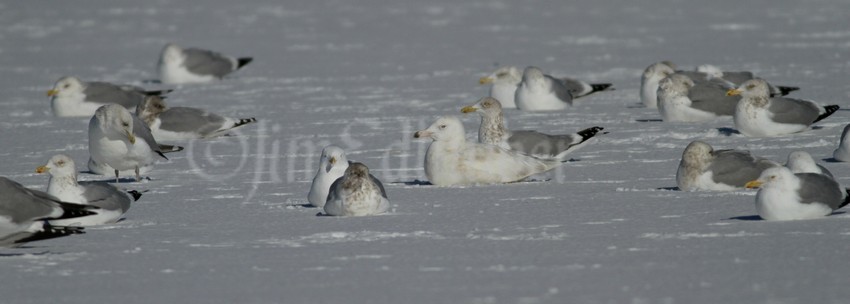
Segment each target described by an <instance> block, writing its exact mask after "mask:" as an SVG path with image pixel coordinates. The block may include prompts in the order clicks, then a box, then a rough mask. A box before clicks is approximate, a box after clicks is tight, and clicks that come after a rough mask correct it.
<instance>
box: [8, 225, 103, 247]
mask: <svg viewBox="0 0 850 304" xmlns="http://www.w3.org/2000/svg"><path fill="white" fill-rule="evenodd" d="M83 230H84V229H83V227H71V226H53V225H50V223H48V222H44V226H43V231H39V232H36V233H33V234H32V235H30V236H28V237H25V238H22V239H20V240H16V241H15V243H17V244H23V243H28V242H33V241H40V240H47V239H52V238H58V237H63V236H69V235H73V234H83V233H86V232H85V231H83Z"/></svg>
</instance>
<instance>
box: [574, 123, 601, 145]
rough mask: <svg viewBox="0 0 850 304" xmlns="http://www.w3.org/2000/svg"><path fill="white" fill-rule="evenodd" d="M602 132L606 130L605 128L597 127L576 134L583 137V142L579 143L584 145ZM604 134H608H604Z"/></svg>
mask: <svg viewBox="0 0 850 304" xmlns="http://www.w3.org/2000/svg"><path fill="white" fill-rule="evenodd" d="M602 130H605V128H603V127H600V126H595V127H592V128H587V129H584V130H581V131H578V132H576V133H577V134H578V135H579V136H581V142H579V143H583V142H585V141H587V140H588V139H591V138H593V137H594V136H596V134H599V131H602ZM602 134H608V132H602Z"/></svg>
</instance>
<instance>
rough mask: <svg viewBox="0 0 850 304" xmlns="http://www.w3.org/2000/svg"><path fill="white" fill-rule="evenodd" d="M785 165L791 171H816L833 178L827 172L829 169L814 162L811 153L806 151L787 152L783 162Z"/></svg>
mask: <svg viewBox="0 0 850 304" xmlns="http://www.w3.org/2000/svg"><path fill="white" fill-rule="evenodd" d="M785 167H786V168H788V169H789V170H791V173H817V174H823V175H826V176H829V178H832V179H835V177H834V176H832V172H829V170H827V169H826V168H824V167H823V166H821V165H818V164H817V163H815V160H814V159H813V158H812V155H810V154H809V153H807V152H806V151H794V152H791V153H789V154H788V162H786V163H785Z"/></svg>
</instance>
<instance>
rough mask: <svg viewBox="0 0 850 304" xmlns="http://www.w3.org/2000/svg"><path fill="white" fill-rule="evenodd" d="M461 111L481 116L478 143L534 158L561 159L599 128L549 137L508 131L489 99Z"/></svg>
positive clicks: (498, 108)
mask: <svg viewBox="0 0 850 304" xmlns="http://www.w3.org/2000/svg"><path fill="white" fill-rule="evenodd" d="M461 112H462V113H470V112H478V113H479V114H481V125H480V126H479V127H478V142H479V143H482V144H491V145H497V146H499V147H502V148H504V149H508V150H514V151H518V152H522V153H525V154H528V155H532V156H535V157H538V158H555V159H559V160H564V159H566V156H567V155H569V154H570V153H572V152H574V151H576V150H578V149H580V148H582V147H584V146H585V145H586V144H587V143H589V142H590V141H589V140H590V139H591V138H593V137H594V136H596V135H597V134H599V132H600V131H602V127H591V128H587V129H584V130H581V131H578V132H577V133H573V134H563V135H549V134H544V133H540V132H537V131H531V130H516V131H515V130H508V129H507V128H506V127H505V117H504V114H503V112H502V107H501V103H499V100H496V99H495V98H492V97H484V98H481V99H479V100H478V101H477V102H476V103H475V104H474V105H471V106H466V107H464V108H463V109H461Z"/></svg>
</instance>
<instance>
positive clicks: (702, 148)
mask: <svg viewBox="0 0 850 304" xmlns="http://www.w3.org/2000/svg"><path fill="white" fill-rule="evenodd" d="M712 151H714V148H712V147H711V145H709V144H707V143H705V142H702V141H699V140H695V141H692V142H691V143H690V144H688V146H687V147H685V151H684V152H682V161H683V162H684V163H686V164H690V165H696V166H699V167H702V166H703V165H704V164H705V163H706V162H707V161H708V160H709V159H710V158H711V152H712Z"/></svg>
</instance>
